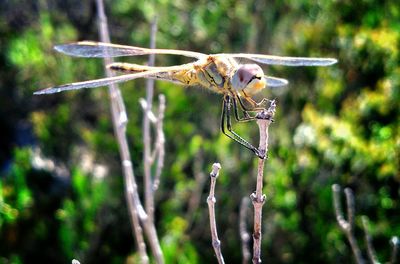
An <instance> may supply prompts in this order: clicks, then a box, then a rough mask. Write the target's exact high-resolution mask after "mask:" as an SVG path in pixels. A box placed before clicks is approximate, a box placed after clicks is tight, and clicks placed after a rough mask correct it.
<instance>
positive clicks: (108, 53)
mask: <svg viewBox="0 0 400 264" xmlns="http://www.w3.org/2000/svg"><path fill="white" fill-rule="evenodd" d="M54 49H55V50H57V51H58V52H61V53H64V54H67V55H70V56H76V57H94V58H104V57H122V56H138V55H149V54H172V55H182V56H186V57H193V58H202V57H204V56H206V55H205V54H203V53H199V52H194V51H186V50H172V49H146V48H141V47H133V46H126V45H118V44H111V43H103V42H94V41H82V42H77V43H71V44H62V45H57V46H55V47H54Z"/></svg>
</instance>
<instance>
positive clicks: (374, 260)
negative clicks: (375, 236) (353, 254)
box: [361, 216, 380, 264]
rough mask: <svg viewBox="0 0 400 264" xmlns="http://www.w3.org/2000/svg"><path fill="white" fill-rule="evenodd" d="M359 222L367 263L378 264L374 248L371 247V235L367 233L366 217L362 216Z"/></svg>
mask: <svg viewBox="0 0 400 264" xmlns="http://www.w3.org/2000/svg"><path fill="white" fill-rule="evenodd" d="M361 220H362V224H363V229H364V238H365V244H366V245H367V252H368V257H369V261H370V262H371V263H374V264H377V263H380V262H379V260H378V257H377V256H376V252H375V249H374V246H373V245H372V238H371V235H370V234H369V232H368V219H367V217H366V216H363V217H362V218H361Z"/></svg>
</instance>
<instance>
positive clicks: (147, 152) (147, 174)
mask: <svg viewBox="0 0 400 264" xmlns="http://www.w3.org/2000/svg"><path fill="white" fill-rule="evenodd" d="M156 32H157V18H154V20H153V23H152V25H151V35H150V48H151V49H154V48H155V47H156V44H155V43H156ZM154 60H155V55H154V54H151V55H149V62H148V64H149V66H154ZM153 94H154V80H153V79H148V80H147V81H146V108H145V113H144V116H143V146H144V150H143V163H144V164H143V166H144V204H145V208H146V213H147V215H148V217H149V221H150V222H154V193H153V182H152V175H151V166H152V165H153V160H152V159H151V135H150V120H149V112H151V109H152V106H153Z"/></svg>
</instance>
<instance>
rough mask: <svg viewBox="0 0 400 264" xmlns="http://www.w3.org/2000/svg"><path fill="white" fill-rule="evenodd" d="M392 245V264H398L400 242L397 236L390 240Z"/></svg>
mask: <svg viewBox="0 0 400 264" xmlns="http://www.w3.org/2000/svg"><path fill="white" fill-rule="evenodd" d="M390 245H391V246H392V256H391V257H390V262H389V263H390V264H395V263H397V262H396V260H397V254H398V252H399V246H400V240H399V238H398V237H397V236H394V237H392V239H390Z"/></svg>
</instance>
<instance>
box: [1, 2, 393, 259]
mask: <svg viewBox="0 0 400 264" xmlns="http://www.w3.org/2000/svg"><path fill="white" fill-rule="evenodd" d="M28 2H29V3H25V1H21V3H16V2H15V3H14V2H13V3H12V4H9V5H11V6H12V7H13V8H12V9H7V7H8V5H5V6H4V8H3V6H2V4H0V16H1V18H2V20H1V21H2V22H1V23H0V33H1V35H2V41H0V63H1V65H3V66H5V67H2V68H0V76H1V78H0V95H1V96H0V105H1V107H0V124H1V127H2V131H4V134H5V136H4V144H3V143H2V145H1V149H2V152H1V153H0V161H1V164H0V165H1V166H2V167H1V168H2V174H4V176H1V177H2V178H1V181H0V240H1V241H2V243H1V244H2V247H0V256H1V257H0V262H12V263H29V262H32V261H33V260H39V259H40V260H41V261H45V262H49V263H61V262H62V263H65V262H66V261H69V260H70V259H72V258H81V259H84V260H86V261H85V263H90V262H93V263H98V262H110V263H121V262H124V261H128V262H129V261H132V262H133V263H135V261H136V260H137V254H136V252H135V245H134V242H133V239H132V235H131V230H130V224H129V220H128V219H129V218H128V216H127V212H126V210H127V209H126V205H125V204H126V203H125V200H124V194H123V183H122V177H121V171H120V161H119V156H118V154H119V153H118V147H117V145H116V142H115V138H114V135H113V127H112V123H111V121H110V114H109V103H108V95H107V89H93V90H86V91H76V92H69V93H63V94H58V95H51V96H40V97H39V96H32V95H31V94H32V92H33V91H35V90H38V89H39V88H44V87H47V86H51V85H56V84H62V83H68V82H73V81H80V80H87V79H93V78H98V77H101V76H103V75H104V73H103V68H102V61H101V60H98V59H82V58H71V57H68V56H65V55H61V54H56V53H55V52H54V51H53V49H52V47H53V46H54V45H55V44H59V43H68V42H73V41H77V40H83V39H85V40H96V39H98V34H97V25H96V18H95V13H94V11H93V10H92V9H91V7H90V4H89V3H86V2H82V3H80V4H76V3H75V4H71V3H63V1H54V3H48V4H47V5H48V6H45V2H43V1H39V3H38V4H30V1H28ZM18 10H25V11H26V12H22V11H18ZM106 12H107V14H108V18H109V25H110V30H111V39H112V41H113V42H115V43H121V44H128V45H129V44H131V45H135V46H143V47H147V46H148V44H149V38H150V30H149V29H150V25H149V24H150V22H151V21H152V19H153V16H154V15H157V16H158V26H159V27H158V32H157V41H156V43H157V45H156V46H157V47H159V48H173V49H185V50H194V51H200V52H205V53H218V52H252V53H265V54H268V53H271V54H277V55H289V56H321V57H336V58H338V60H339V63H338V64H336V65H334V66H331V67H328V68H297V67H296V68H289V67H287V68H284V67H265V68H264V69H265V71H266V73H267V74H268V75H274V76H278V77H283V78H287V79H288V80H289V81H290V85H289V87H288V88H286V89H280V90H273V89H271V90H269V91H265V93H263V94H261V95H260V97H268V98H276V99H277V102H278V108H277V109H278V112H277V114H276V116H275V121H276V122H274V123H273V124H272V126H271V127H270V145H269V148H270V151H269V157H270V159H269V160H268V162H267V168H266V185H265V191H264V192H265V193H266V194H267V197H268V199H267V203H266V205H265V207H264V227H263V230H264V236H263V243H264V244H263V256H262V258H263V261H264V262H271V263H310V262H318V263H346V262H350V261H351V260H352V255H351V250H350V248H349V246H348V244H347V242H346V240H345V237H344V236H343V234H342V233H341V232H340V230H339V229H338V226H337V224H336V220H335V217H334V214H333V208H332V197H331V189H330V186H331V184H333V183H339V184H341V185H343V186H347V187H351V188H352V189H353V190H354V192H355V196H356V210H357V217H356V224H357V226H356V228H357V229H356V234H357V235H361V232H360V228H361V218H360V217H361V215H367V216H368V217H369V220H370V231H371V234H372V235H373V239H374V245H375V247H376V251H377V252H378V254H379V257H380V259H381V260H382V261H383V260H387V259H388V258H389V256H390V252H389V247H388V243H387V242H388V240H389V239H390V237H391V236H393V235H399V234H400V226H399V225H398V223H399V221H400V219H399V215H398V211H399V206H400V205H399V198H400V197H399V196H400V174H399V171H400V160H399V157H400V143H399V142H400V132H399V127H400V110H399V109H400V107H399V106H400V104H399V102H400V88H399V87H400V77H399V76H400V66H399V65H400V63H399V62H400V54H399V43H400V22H399V21H400V7H399V5H398V4H397V3H395V1H383V2H382V1H376V0H370V1H319V2H312V1H303V0H302V1H294V0H286V1H278V2H276V3H272V2H270V3H264V1H231V0H227V1H220V2H218V3H216V2H213V1H206V0H203V1H199V2H197V3H194V2H191V1H187V0H179V1H168V0H155V1H144V0H141V1H127V0H115V1H112V2H109V1H106ZM3 18H4V19H3ZM3 37H4V38H3ZM121 60H122V61H132V62H135V63H146V58H123V59H121ZM186 62H189V60H188V59H187V58H180V57H178V56H159V57H157V59H156V64H157V65H176V64H181V63H186ZM144 85H145V82H144V81H142V80H136V81H133V82H129V83H126V84H123V85H121V89H122V93H123V96H124V100H125V103H126V106H127V113H128V117H129V123H128V126H127V133H128V138H129V141H130V142H129V143H130V148H131V152H132V160H133V164H134V168H135V175H136V177H137V181H138V185H139V186H141V184H142V176H143V175H142V174H143V173H142V171H143V165H142V163H141V160H142V151H143V143H142V142H141V140H142V130H141V126H142V109H141V108H140V106H139V104H138V99H139V98H140V97H144V96H145V89H144V88H143V87H144ZM155 93H156V94H159V93H163V94H165V96H166V100H167V108H166V113H165V123H164V128H165V133H166V140H167V142H166V157H165V167H164V171H163V175H162V179H161V185H160V189H159V190H158V191H157V195H156V202H157V210H156V219H157V223H156V225H157V228H158V232H159V237H160V241H161V243H162V248H163V250H164V254H165V257H166V260H167V263H210V262H215V261H216V260H215V257H214V256H213V249H212V246H211V239H210V234H209V227H208V225H209V224H208V212H207V207H206V204H205V202H204V201H205V198H206V196H207V189H208V179H205V180H201V179H202V178H201V177H207V173H208V172H209V170H210V166H211V164H212V163H213V162H215V161H218V162H220V163H221V164H222V171H221V176H220V177H219V178H218V183H217V189H216V197H217V205H216V206H217V222H218V228H219V232H220V239H221V242H222V250H223V253H224V256H225V259H226V261H227V262H229V263H237V262H240V259H241V256H240V240H239V234H238V231H237V230H238V206H239V204H240V200H241V198H242V197H243V196H248V195H250V193H251V192H252V191H253V190H254V181H255V172H256V171H255V168H256V162H257V160H256V159H255V158H254V156H253V154H252V153H250V152H249V151H247V150H245V149H243V148H242V147H241V146H239V145H237V144H235V143H233V142H232V141H231V140H229V139H228V138H227V137H225V136H224V135H221V133H220V132H219V115H220V110H221V98H220V97H219V96H218V95H215V94H211V93H209V92H208V91H204V90H200V89H191V88H190V89H186V88H182V87H178V86H177V85H175V84H170V83H165V82H156V92H155ZM155 98H157V97H155ZM154 104H155V106H156V105H157V99H156V100H155V103H154ZM28 122H29V123H31V124H32V126H33V133H34V135H35V138H36V142H35V144H37V145H38V147H39V148H40V150H41V151H42V152H43V155H44V156H45V157H46V159H47V158H48V159H50V160H51V161H52V164H54V167H55V168H62V167H65V168H68V169H67V170H66V172H65V170H64V174H62V176H60V173H58V172H57V171H56V170H54V169H49V168H36V167H34V166H33V165H32V164H35V163H34V161H35V160H36V159H37V158H38V157H37V154H36V153H33V152H32V151H31V150H30V148H27V147H19V144H21V143H19V142H20V140H19V139H18V137H20V135H19V133H17V132H18V131H19V130H18V129H19V126H20V124H21V123H28ZM234 128H235V130H236V131H237V132H238V133H239V134H240V135H242V136H243V137H244V138H247V139H250V141H251V142H253V143H255V144H256V142H257V140H258V134H257V133H258V131H257V126H256V125H255V124H254V123H245V124H234ZM3 146H4V148H3ZM3 149H4V151H3ZM82 149H85V150H86V151H87V152H88V153H89V155H90V156H91V158H92V159H94V160H95V161H96V163H100V164H106V166H107V173H106V175H105V176H104V177H103V178H99V177H97V176H96V173H95V171H94V170H89V171H88V170H86V169H85V166H84V164H83V161H82V159H83V158H82V155H83V154H82ZM41 158H42V159H43V157H41ZM8 163H10V164H11V165H10V166H6V165H3V164H8ZM70 168H73V169H70ZM70 171H71V172H70ZM3 172H5V173H3ZM201 173H203V175H202V176H201ZM193 175H196V177H194V176H193ZM199 179H200V180H199ZM199 182H200V183H201V182H203V184H204V186H202V185H200V186H199ZM198 190H200V193H197V192H199V191H198ZM196 195H201V196H200V204H199V205H193V204H194V203H193V200H194V198H195V196H196ZM250 218H251V216H249V219H250ZM250 222H251V221H250ZM249 230H250V229H249ZM359 238H361V236H360V237H359ZM360 241H361V239H360ZM375 241H376V242H375ZM3 245H4V247H3ZM42 249H45V250H42ZM362 249H363V250H364V249H365V247H364V246H362ZM82 263H83V262H82Z"/></svg>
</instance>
